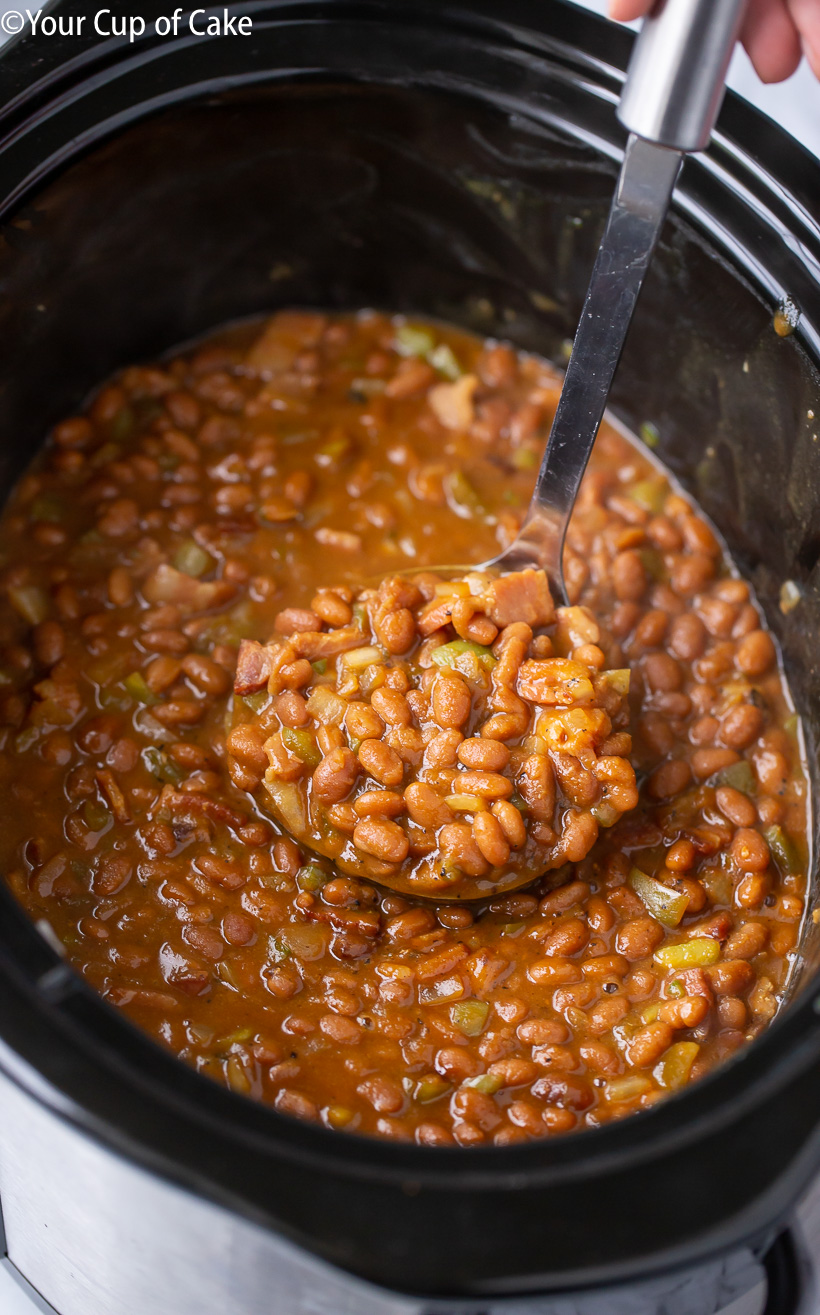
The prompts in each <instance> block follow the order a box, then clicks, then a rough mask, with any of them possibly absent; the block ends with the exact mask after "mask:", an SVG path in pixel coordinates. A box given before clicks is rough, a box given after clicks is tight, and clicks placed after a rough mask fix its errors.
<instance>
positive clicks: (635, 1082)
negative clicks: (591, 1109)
mask: <svg viewBox="0 0 820 1315" xmlns="http://www.w3.org/2000/svg"><path fill="white" fill-rule="evenodd" d="M651 1090H652V1081H651V1079H650V1078H648V1077H646V1076H645V1075H644V1074H643V1073H629V1074H627V1075H626V1077H622V1078H612V1080H611V1081H610V1082H607V1084H606V1087H605V1088H604V1093H605V1095H606V1098H607V1100H609V1101H612V1102H613V1104H616V1103H618V1102H620V1101H622V1100H635V1099H636V1098H637V1097H638V1096H645V1095H646V1093H647V1092H648V1091H651Z"/></svg>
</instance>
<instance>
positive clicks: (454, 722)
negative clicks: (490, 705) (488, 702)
mask: <svg viewBox="0 0 820 1315" xmlns="http://www.w3.org/2000/svg"><path fill="white" fill-rule="evenodd" d="M470 706H471V700H470V692H469V690H468V689H467V686H466V685H465V684H464V681H463V680H460V679H459V678H458V677H456V676H443V675H439V676H437V677H436V679H435V682H434V684H433V693H432V703H431V707H432V713H433V718H434V720H435V721H436V722H437V724H438V725H439V726H440V727H441V728H442V730H450V729H455V730H458V729H459V728H460V727H461V726H463V725H464V723H465V721H466V720H467V718H468V717H469V715H470Z"/></svg>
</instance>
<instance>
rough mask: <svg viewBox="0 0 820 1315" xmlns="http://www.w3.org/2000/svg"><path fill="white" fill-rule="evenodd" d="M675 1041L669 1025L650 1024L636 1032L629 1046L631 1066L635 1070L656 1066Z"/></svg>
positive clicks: (661, 1023) (660, 1022)
mask: <svg viewBox="0 0 820 1315" xmlns="http://www.w3.org/2000/svg"><path fill="white" fill-rule="evenodd" d="M674 1039H675V1033H674V1031H673V1030H672V1027H671V1026H670V1024H669V1023H666V1022H663V1021H660V1020H659V1021H658V1022H657V1023H649V1024H647V1026H646V1027H642V1028H641V1029H640V1031H638V1032H636V1033H635V1035H634V1036H633V1037H632V1038H631V1040H630V1041H629V1043H628V1045H627V1054H628V1056H629V1062H630V1064H633V1065H634V1066H635V1068H649V1067H651V1065H652V1064H655V1063H656V1062H657V1061H658V1060H659V1059H660V1057H661V1055H662V1054H663V1052H664V1051H665V1050H668V1049H669V1047H670V1046H671V1044H672V1042H673V1041H674Z"/></svg>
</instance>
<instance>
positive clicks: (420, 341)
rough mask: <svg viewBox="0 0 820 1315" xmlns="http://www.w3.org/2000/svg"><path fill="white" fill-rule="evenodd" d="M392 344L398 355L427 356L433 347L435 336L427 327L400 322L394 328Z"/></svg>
mask: <svg viewBox="0 0 820 1315" xmlns="http://www.w3.org/2000/svg"><path fill="white" fill-rule="evenodd" d="M393 346H394V347H395V349H396V351H397V352H398V353H399V355H400V356H422V357H423V356H427V355H428V354H429V353H430V352H431V351H432V350H433V348H434V347H435V338H434V337H433V335H432V333H431V332H430V330H429V329H421V328H418V327H417V326H416V325H413V324H400V325H399V327H398V328H397V329H396V336H395V338H394V339H393Z"/></svg>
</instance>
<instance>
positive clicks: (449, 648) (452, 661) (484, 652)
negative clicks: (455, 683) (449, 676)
mask: <svg viewBox="0 0 820 1315" xmlns="http://www.w3.org/2000/svg"><path fill="white" fill-rule="evenodd" d="M467 653H472V655H473V657H475V658H476V659H477V660H478V662H480V663H481V665H482V667H485V668H486V670H487V671H492V669H493V667H494V666H495V658H494V657H493V653H492V649H490V648H487V647H486V645H485V644H476V643H474V641H473V640H472V639H453V640H451V642H450V643H449V644H442V645H441V646H440V647H439V648H434V649H433V652H432V654H431V657H432V660H433V662H434V664H435V666H437V667H458V663H459V658H463V657H464V656H465V654H467Z"/></svg>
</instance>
